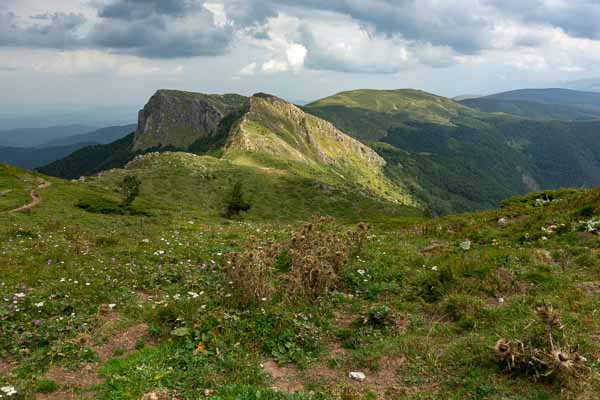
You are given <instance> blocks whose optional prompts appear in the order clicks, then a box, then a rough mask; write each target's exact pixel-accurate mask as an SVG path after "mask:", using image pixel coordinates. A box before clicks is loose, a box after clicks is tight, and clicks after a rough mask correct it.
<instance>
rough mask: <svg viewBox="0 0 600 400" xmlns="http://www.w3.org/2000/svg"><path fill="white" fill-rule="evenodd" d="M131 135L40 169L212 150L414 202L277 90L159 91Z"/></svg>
mask: <svg viewBox="0 0 600 400" xmlns="http://www.w3.org/2000/svg"><path fill="white" fill-rule="evenodd" d="M139 119H140V121H139V124H138V130H137V131H136V133H135V134H134V135H130V136H128V137H127V138H124V139H121V140H119V141H117V142H114V143H111V144H109V145H104V146H93V147H89V148H85V149H82V150H79V151H77V152H75V153H74V154H72V155H70V156H69V157H67V158H65V159H63V160H59V161H57V162H55V163H52V164H50V165H48V166H46V167H43V168H40V169H39V171H41V172H43V173H46V174H49V175H54V176H60V177H65V178H77V177H79V176H81V175H91V174H95V173H97V172H100V171H102V170H106V169H110V168H120V167H123V166H125V165H126V164H127V163H128V162H129V161H131V160H132V159H134V157H136V155H139V154H144V153H149V152H153V151H159V152H163V151H172V150H178V151H186V152H192V153H196V154H212V155H214V156H218V157H223V158H224V159H227V160H230V161H232V162H233V163H235V164H237V165H251V166H259V167H261V168H263V170H264V171H269V170H271V169H272V168H275V169H276V170H279V171H286V172H289V173H292V174H294V175H296V176H299V177H303V178H305V179H312V180H318V181H319V182H321V183H322V184H325V185H331V186H336V187H353V188H354V189H355V190H358V191H361V192H362V193H363V194H364V195H367V196H369V195H370V196H374V197H376V198H379V199H383V200H385V201H394V202H398V203H403V204H410V205H416V203H415V201H414V199H412V198H411V197H410V196H408V195H407V193H406V190H404V189H403V188H402V186H401V184H400V183H392V182H391V181H390V180H389V179H388V178H387V177H386V176H385V175H384V166H385V164H386V163H385V161H384V160H383V159H382V158H381V157H380V156H379V155H377V154H376V153H375V152H374V151H373V150H371V149H370V148H369V147H367V146H365V145H364V144H362V143H360V142H359V141H357V140H355V139H353V138H351V137H350V136H348V135H346V134H344V133H342V132H341V131H339V130H337V129H336V128H335V127H334V126H333V125H332V124H330V123H329V122H326V121H323V120H321V119H319V118H317V117H314V116H312V115H308V114H306V113H304V111H302V110H301V109H300V108H298V107H296V106H294V105H292V104H290V103H288V102H286V101H284V100H282V99H279V98H277V97H274V96H270V95H265V94H257V95H254V96H252V97H250V98H246V97H243V96H238V95H223V96H221V95H204V94H199V93H189V92H178V91H165V90H160V91H158V92H157V93H156V94H155V95H154V96H153V97H152V98H151V99H150V101H149V102H148V104H147V105H146V106H145V107H144V109H143V110H142V111H141V112H140V116H139Z"/></svg>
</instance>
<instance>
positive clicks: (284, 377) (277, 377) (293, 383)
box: [263, 360, 304, 393]
mask: <svg viewBox="0 0 600 400" xmlns="http://www.w3.org/2000/svg"><path fill="white" fill-rule="evenodd" d="M263 369H264V371H265V372H266V373H267V374H269V375H270V376H271V378H272V387H273V388H274V389H277V390H280V391H282V392H286V393H294V392H298V391H301V390H303V389H304V383H303V382H302V380H301V379H300V372H299V371H298V369H297V368H296V367H295V366H294V365H292V364H287V365H279V363H277V361H275V360H267V361H266V362H265V363H264V364H263Z"/></svg>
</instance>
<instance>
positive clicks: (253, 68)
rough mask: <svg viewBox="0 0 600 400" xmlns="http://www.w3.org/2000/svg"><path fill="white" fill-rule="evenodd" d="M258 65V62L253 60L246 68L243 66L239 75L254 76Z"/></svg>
mask: <svg viewBox="0 0 600 400" xmlns="http://www.w3.org/2000/svg"><path fill="white" fill-rule="evenodd" d="M257 67H258V64H256V63H255V62H252V63H250V64H248V65H246V66H245V67H244V68H242V69H241V70H240V72H239V73H238V75H241V76H252V75H254V74H255V73H256V68H257Z"/></svg>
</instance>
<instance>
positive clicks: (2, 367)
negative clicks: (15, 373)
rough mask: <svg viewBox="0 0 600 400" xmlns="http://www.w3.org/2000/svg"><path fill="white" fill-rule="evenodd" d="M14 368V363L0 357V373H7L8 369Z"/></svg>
mask: <svg viewBox="0 0 600 400" xmlns="http://www.w3.org/2000/svg"><path fill="white" fill-rule="evenodd" d="M14 368H15V365H14V364H11V363H10V362H8V361H6V360H2V359H0V375H4V374H7V373H9V372H10V371H12V370H13V369H14Z"/></svg>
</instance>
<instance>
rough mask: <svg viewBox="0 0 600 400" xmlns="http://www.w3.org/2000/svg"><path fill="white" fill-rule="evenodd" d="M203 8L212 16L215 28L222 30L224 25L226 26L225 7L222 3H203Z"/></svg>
mask: <svg viewBox="0 0 600 400" xmlns="http://www.w3.org/2000/svg"><path fill="white" fill-rule="evenodd" d="M204 8H206V9H207V10H208V11H210V12H211V13H212V14H213V21H214V24H215V25H216V26H218V27H220V28H223V27H224V26H225V25H227V15H226V14H225V5H223V4H222V3H204Z"/></svg>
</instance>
